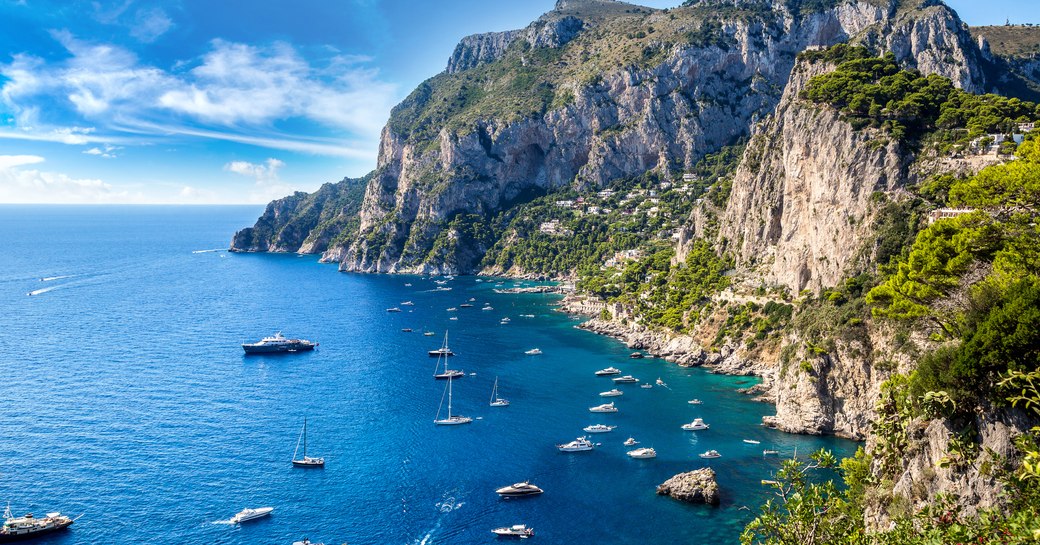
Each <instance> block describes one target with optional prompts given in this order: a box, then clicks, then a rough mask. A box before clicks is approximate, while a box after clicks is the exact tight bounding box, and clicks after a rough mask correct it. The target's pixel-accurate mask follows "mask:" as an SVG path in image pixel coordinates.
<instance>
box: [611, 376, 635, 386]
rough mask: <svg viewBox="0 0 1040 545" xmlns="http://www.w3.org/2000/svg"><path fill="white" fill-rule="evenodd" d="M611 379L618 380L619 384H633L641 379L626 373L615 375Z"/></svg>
mask: <svg viewBox="0 0 1040 545" xmlns="http://www.w3.org/2000/svg"><path fill="white" fill-rule="evenodd" d="M610 380H613V381H614V382H616V383H618V384H631V383H633V382H639V379H637V378H636V377H633V376H632V375H625V376H623V377H614V378H612V379H610Z"/></svg>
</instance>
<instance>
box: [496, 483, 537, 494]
mask: <svg viewBox="0 0 1040 545" xmlns="http://www.w3.org/2000/svg"><path fill="white" fill-rule="evenodd" d="M542 492H544V490H542V489H541V488H538V487H537V486H535V485H533V484H531V482H530V481H524V482H522V483H514V484H511V485H509V486H503V487H502V488H499V489H498V490H495V494H498V495H499V496H502V497H503V498H520V497H524V496H537V495H538V494H541V493H542Z"/></svg>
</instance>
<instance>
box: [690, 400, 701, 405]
mask: <svg viewBox="0 0 1040 545" xmlns="http://www.w3.org/2000/svg"><path fill="white" fill-rule="evenodd" d="M687 403H689V404H690V405H701V404H703V403H704V402H703V401H701V400H699V399H691V400H689V401H687Z"/></svg>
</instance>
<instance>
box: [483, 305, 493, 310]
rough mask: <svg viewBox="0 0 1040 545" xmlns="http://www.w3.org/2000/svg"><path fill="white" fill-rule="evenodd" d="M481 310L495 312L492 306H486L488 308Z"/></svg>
mask: <svg viewBox="0 0 1040 545" xmlns="http://www.w3.org/2000/svg"><path fill="white" fill-rule="evenodd" d="M480 310H495V307H492V306H486V307H484V308H482V309H480Z"/></svg>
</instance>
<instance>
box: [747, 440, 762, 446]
mask: <svg viewBox="0 0 1040 545" xmlns="http://www.w3.org/2000/svg"><path fill="white" fill-rule="evenodd" d="M744 442H745V443H747V444H749V445H761V444H762V441H755V440H754V439H744Z"/></svg>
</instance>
